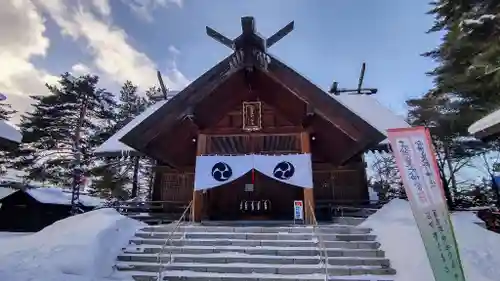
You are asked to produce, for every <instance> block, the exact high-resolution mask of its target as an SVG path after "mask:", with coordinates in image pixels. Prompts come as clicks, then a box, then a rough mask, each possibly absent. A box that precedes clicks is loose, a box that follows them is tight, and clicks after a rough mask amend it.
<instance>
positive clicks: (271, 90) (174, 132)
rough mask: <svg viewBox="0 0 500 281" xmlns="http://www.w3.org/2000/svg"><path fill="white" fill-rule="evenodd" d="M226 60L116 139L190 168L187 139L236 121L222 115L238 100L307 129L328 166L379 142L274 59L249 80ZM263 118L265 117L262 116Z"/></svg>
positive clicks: (368, 129) (190, 141)
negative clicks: (258, 105)
mask: <svg viewBox="0 0 500 281" xmlns="http://www.w3.org/2000/svg"><path fill="white" fill-rule="evenodd" d="M230 57H231V56H230ZM230 57H228V58H226V59H225V60H223V61H222V62H221V63H219V64H218V65H217V66H215V67H214V68H213V69H211V70H209V71H208V72H207V73H205V74H204V75H202V76H201V77H200V78H198V79H197V80H196V81H194V82H193V83H192V84H191V85H189V86H188V87H187V88H186V89H184V90H183V91H181V92H180V93H179V94H177V96H175V97H174V98H172V100H171V101H169V102H167V103H166V104H165V105H163V106H162V107H161V108H160V109H159V110H157V111H156V112H155V113H154V114H152V115H151V116H149V117H148V118H146V119H145V120H144V121H143V122H142V123H141V124H139V125H138V126H137V127H135V128H134V129H132V130H131V131H130V132H129V133H128V134H126V135H125V136H124V137H123V138H122V139H121V141H122V142H124V143H125V144H127V145H129V146H131V147H133V148H135V149H137V150H138V151H141V152H143V153H145V154H148V155H152V156H156V157H157V158H158V159H159V160H161V161H163V162H165V163H170V164H173V166H183V165H192V164H193V163H194V160H195V157H194V156H195V152H194V151H195V147H196V144H195V143H194V142H193V140H195V139H196V137H197V135H198V133H200V132H202V131H206V132H209V131H210V130H215V129H217V128H219V129H220V128H221V126H222V124H225V123H224V122H226V123H227V122H237V121H230V120H237V117H228V115H231V114H232V113H231V112H234V111H235V110H237V107H238V106H241V104H242V103H243V102H244V101H252V100H260V101H262V102H263V103H265V104H266V105H267V106H270V107H272V108H274V109H275V111H276V112H279V115H280V116H281V117H280V118H279V120H280V122H282V123H281V124H280V126H281V127H287V124H288V126H289V127H290V129H293V128H295V129H297V128H300V129H302V130H305V129H307V130H309V131H310V133H311V134H312V135H314V137H315V140H316V141H315V143H316V144H315V146H316V147H315V148H313V150H314V149H315V150H316V151H317V152H318V153H319V152H320V153H327V154H329V155H328V156H327V157H326V158H328V159H329V162H331V163H334V164H338V165H340V164H342V163H344V162H345V161H347V160H348V159H349V158H351V157H352V156H354V155H357V154H359V153H360V152H362V151H364V150H365V149H367V148H368V147H369V146H371V145H374V144H376V143H378V142H380V141H382V140H383V139H384V138H385V137H384V135H383V134H381V133H380V132H379V131H378V130H376V129H375V128H373V127H372V126H371V125H369V124H368V123H367V122H366V121H364V120H363V119H362V118H360V117H359V116H358V115H356V114H354V113H353V112H351V111H350V110H349V109H347V108H346V107H344V106H343V105H342V104H340V103H339V102H337V101H336V100H335V99H333V98H332V97H330V96H329V95H328V94H327V93H325V92H323V91H322V90H321V89H319V88H318V87H316V86H315V85H313V84H312V83H311V82H309V81H308V80H307V79H305V78H304V77H302V76H300V75H299V74H298V73H296V72H295V71H293V70H292V69H290V68H289V67H287V66H286V65H285V64H283V63H281V62H280V61H278V60H277V59H274V58H273V60H272V62H271V63H270V64H269V68H268V70H260V69H255V70H254V71H253V72H252V73H251V76H250V79H249V77H248V72H247V71H246V70H245V69H243V68H241V67H240V68H236V69H231V68H230V67H229V64H228V61H229V58H230ZM233 116H235V115H234V114H233ZM268 116H269V115H268ZM228 118H229V119H228ZM263 118H264V119H265V118H269V117H266V115H265V114H264V117H263ZM266 122H270V121H269V120H268V121H266ZM273 122H274V121H273ZM226 125H227V124H226ZM229 125H230V126H229V127H231V126H237V125H238V124H237V123H233V124H232V125H231V124H229ZM294 126H295V127H294ZM297 126H299V127H297ZM226 129H227V127H226ZM264 132H265V130H264Z"/></svg>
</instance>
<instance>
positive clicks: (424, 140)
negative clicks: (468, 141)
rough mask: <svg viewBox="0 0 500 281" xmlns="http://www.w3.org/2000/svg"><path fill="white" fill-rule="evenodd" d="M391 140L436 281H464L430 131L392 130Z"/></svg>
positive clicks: (389, 134)
mask: <svg viewBox="0 0 500 281" xmlns="http://www.w3.org/2000/svg"><path fill="white" fill-rule="evenodd" d="M388 138H389V141H390V143H391V145H392V147H393V148H394V149H393V151H394V156H395V157H396V163H397V166H398V169H399V172H400V174H401V178H402V179H403V183H404V187H405V190H406V193H407V194H408V198H409V200H410V203H411V208H412V212H413V215H414V217H415V220H416V222H417V225H418V228H419V230H420V234H421V236H422V240H423V242H424V246H425V249H426V252H427V256H428V257H429V261H430V264H431V267H432V271H433V273H434V277H435V280H436V281H465V277H464V273H463V269H462V265H461V262H460V256H459V252H458V246H457V243H456V240H455V236H454V234H453V226H452V225H451V221H450V217H449V213H448V209H447V206H446V201H445V199H444V195H443V189H442V186H441V181H440V178H439V172H438V171H437V164H436V159H435V158H434V151H433V149H432V146H431V142H430V135H429V132H428V131H427V130H426V129H425V128H423V127H417V128H406V129H391V130H389V131H388Z"/></svg>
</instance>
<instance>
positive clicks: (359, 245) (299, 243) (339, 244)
mask: <svg viewBox="0 0 500 281" xmlns="http://www.w3.org/2000/svg"><path fill="white" fill-rule="evenodd" d="M166 242H167V240H166V239H159V238H134V239H132V240H130V244H135V245H165V243H166ZM168 244H169V245H171V246H216V245H217V246H247V247H257V246H273V247H314V246H317V245H318V241H317V240H314V239H312V240H245V239H231V240H227V239H180V240H177V239H173V240H170V241H168ZM324 245H325V247H328V248H345V249H378V248H379V247H380V243H378V242H375V241H356V242H350V241H325V242H324Z"/></svg>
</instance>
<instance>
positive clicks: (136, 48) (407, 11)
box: [0, 0, 440, 114]
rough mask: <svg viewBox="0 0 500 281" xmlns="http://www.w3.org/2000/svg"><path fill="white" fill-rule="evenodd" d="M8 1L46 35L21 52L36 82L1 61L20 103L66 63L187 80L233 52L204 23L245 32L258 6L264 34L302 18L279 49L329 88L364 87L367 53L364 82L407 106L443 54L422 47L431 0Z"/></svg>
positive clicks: (137, 76) (429, 37)
mask: <svg viewBox="0 0 500 281" xmlns="http://www.w3.org/2000/svg"><path fill="white" fill-rule="evenodd" d="M7 2H11V5H10V6H9V4H7V8H6V9H11V10H12V11H13V12H12V13H13V14H15V13H17V12H18V14H16V15H17V17H19V19H18V20H19V21H22V20H24V21H27V22H30V24H29V25H27V26H26V27H24V28H25V29H24V30H26V28H28V29H30V30H35V29H37V28H36V27H38V29H37V31H36V32H34V31H33V32H32V33H33V34H34V35H32V36H31V37H30V40H29V42H35V43H37V42H38V43H37V44H34V45H36V46H39V48H38V49H36V50H35V49H34V48H31V49H30V50H29V51H26V52H24V53H21V54H17V56H18V57H19V58H20V63H25V64H26V65H28V66H30V67H31V68H30V71H31V72H28V71H25V72H22V71H21V70H20V71H19V72H20V74H19V73H17V72H16V73H15V74H16V75H21V74H22V75H25V76H23V79H24V78H25V79H31V80H29V81H32V83H28V85H31V87H28V85H26V81H27V80H22V81H23V82H22V83H17V84H16V83H14V82H12V81H11V80H9V79H12V77H13V75H10V76H9V75H5V74H4V75H3V76H4V77H2V72H7V74H9V71H10V72H13V70H12V69H6V67H5V66H0V91H3V92H7V93H10V94H11V95H15V96H13V97H12V98H11V99H12V100H13V101H14V103H15V102H16V101H18V100H19V101H22V98H23V96H26V95H27V93H30V94H34V93H39V92H43V91H44V89H43V87H40V85H41V84H40V83H41V82H45V81H49V82H51V81H54V79H55V76H57V75H59V74H60V73H62V72H64V71H72V72H74V73H76V74H79V73H85V72H90V73H95V74H98V75H100V76H101V77H102V85H103V86H104V87H107V88H110V89H116V88H117V87H118V85H119V84H120V83H121V82H122V81H124V80H125V79H129V80H131V81H133V82H134V83H137V84H139V85H140V86H141V87H149V86H150V85H151V84H154V83H155V82H156V78H155V77H154V70H155V69H157V68H158V69H160V70H162V73H163V74H164V76H165V78H166V81H167V84H168V85H169V86H170V87H171V88H181V87H183V86H185V85H186V84H187V83H189V81H192V80H194V79H195V78H196V77H198V76H199V75H201V74H202V73H203V72H205V71H206V70H208V69H209V68H210V67H212V66H213V65H214V64H216V63H217V62H218V61H219V60H221V59H222V58H224V57H225V56H226V55H228V54H229V53H230V50H229V49H227V48H226V47H224V46H222V45H220V44H218V43H217V42H215V41H214V40H212V39H211V38H209V37H208V36H207V35H206V34H205V26H206V25H208V26H211V27H213V28H215V29H216V30H218V31H220V32H221V33H223V34H225V35H227V36H228V37H236V36H237V35H239V33H240V31H241V30H240V29H241V27H240V17H241V16H247V15H251V16H254V17H255V18H256V22H257V28H258V30H259V32H260V33H261V34H263V35H265V36H270V35H271V34H272V33H274V32H275V31H276V30H278V29H279V28H281V27H282V26H284V25H286V24H287V23H288V22H290V21H292V20H294V21H295V30H294V31H293V32H292V33H291V34H290V35H289V36H287V37H286V38H285V39H283V40H282V41H280V42H279V43H278V44H276V45H274V46H273V47H272V48H271V49H270V52H271V53H272V54H274V55H276V56H277V57H279V58H280V59H282V60H283V61H285V62H286V63H287V64H289V65H290V66H292V67H293V68H295V69H296V70H298V71H299V72H300V73H302V74H304V75H305V76H306V77H308V78H309V79H310V80H312V81H313V82H314V83H315V84H317V85H318V86H320V87H321V88H324V89H327V88H329V87H330V85H331V84H332V81H333V80H336V81H338V82H339V83H340V87H355V86H356V84H357V80H358V75H359V71H360V67H361V63H362V62H366V63H367V73H366V75H365V85H366V86H369V87H377V88H379V94H377V98H378V99H379V100H380V101H381V102H382V103H384V104H385V105H387V106H388V107H389V108H391V109H392V110H394V111H396V112H397V113H398V114H404V113H405V106H404V101H405V100H406V99H407V98H409V97H416V96H419V95H421V94H423V93H424V92H425V91H427V90H428V89H429V88H431V87H432V81H431V78H429V77H427V76H426V75H425V72H426V71H428V70H430V69H432V68H433V65H434V64H433V62H432V61H430V60H429V59H427V58H423V57H421V56H420V54H421V53H423V52H425V51H427V50H430V49H432V48H433V47H435V46H437V45H438V44H439V40H440V38H439V35H438V34H426V30H427V29H428V28H429V27H430V26H431V24H432V20H433V19H432V17H431V16H428V15H426V14H425V13H426V11H427V10H428V9H429V6H428V4H426V1H410V0H405V1H397V0H384V1H361V0H358V1H347V0H344V1H319V0H317V1H305V0H288V1H264V0H253V1H234V0H232V1H230V0H214V1H201V0H183V1H182V0H116V1H111V0H88V1H82V0H80V1H76V0H75V1H69V0H68V1H63V0H54V1H43V0H33V4H25V5H24V6H22V5H21V6H20V5H19V4H13V3H14V1H12V0H8V1H7ZM31 13H33V15H31ZM23 17H28V19H23ZM40 26H42V27H43V28H42V31H40ZM19 32H22V30H20V31H19ZM12 33H14V32H12ZM16 36H17V37H19V38H17V39H18V40H19V41H22V40H21V39H23V38H21V37H23V36H24V37H26V36H27V35H20V34H18V33H15V34H13V35H12V37H13V38H14V39H16V38H15V37H16ZM23 40H24V42H26V41H27V39H25V38H24V39H23ZM44 40H45V41H44ZM42 42H48V44H42ZM21 46H25V45H21V44H19V45H17V50H19V49H20V48H22V47H21ZM0 48H2V46H1V45H0ZM11 53H14V51H11ZM19 53H20V51H19ZM2 68H4V69H2ZM19 69H26V67H25V68H21V67H19ZM23 71H24V70H23ZM11 74H12V73H11ZM35 79H38V80H39V82H40V83H35V82H36V81H35ZM38 80H37V81H38ZM19 103H21V102H19ZM15 106H17V104H15ZM22 106H24V107H26V105H25V103H23V105H22ZM22 106H21V107H20V109H21V110H23V107H22Z"/></svg>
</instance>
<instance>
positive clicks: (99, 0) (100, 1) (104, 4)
mask: <svg viewBox="0 0 500 281" xmlns="http://www.w3.org/2000/svg"><path fill="white" fill-rule="evenodd" d="M92 4H93V5H94V8H95V9H96V10H97V11H98V12H99V13H100V14H101V15H103V16H109V15H110V14H111V7H110V6H109V2H108V0H92Z"/></svg>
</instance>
